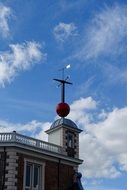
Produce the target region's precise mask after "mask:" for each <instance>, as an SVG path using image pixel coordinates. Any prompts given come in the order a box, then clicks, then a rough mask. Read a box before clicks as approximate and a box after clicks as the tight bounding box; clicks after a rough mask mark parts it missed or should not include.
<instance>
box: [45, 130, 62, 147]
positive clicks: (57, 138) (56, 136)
mask: <svg viewBox="0 0 127 190" xmlns="http://www.w3.org/2000/svg"><path fill="white" fill-rule="evenodd" d="M48 142H50V143H54V144H56V145H60V146H63V129H62V128H59V129H57V130H56V131H53V132H52V133H50V134H48Z"/></svg>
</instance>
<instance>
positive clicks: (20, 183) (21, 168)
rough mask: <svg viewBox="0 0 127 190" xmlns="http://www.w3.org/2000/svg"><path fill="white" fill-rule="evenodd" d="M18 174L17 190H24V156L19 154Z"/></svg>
mask: <svg viewBox="0 0 127 190" xmlns="http://www.w3.org/2000/svg"><path fill="white" fill-rule="evenodd" d="M18 156H19V159H18V168H17V171H18V174H17V190H23V176H24V156H23V155H21V154H18Z"/></svg>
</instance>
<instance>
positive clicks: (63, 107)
mask: <svg viewBox="0 0 127 190" xmlns="http://www.w3.org/2000/svg"><path fill="white" fill-rule="evenodd" d="M69 68H70V65H67V66H66V67H63V68H62V69H60V70H61V71H62V79H53V80H55V81H57V82H59V83H60V86H61V102H60V103H59V104H58V105H57V107H56V112H57V114H58V115H59V116H60V117H66V116H67V115H68V114H69V112H70V106H69V105H68V104H67V103H65V84H72V83H71V82H68V81H67V79H68V78H69V77H67V78H66V79H65V78H64V71H65V69H69Z"/></svg>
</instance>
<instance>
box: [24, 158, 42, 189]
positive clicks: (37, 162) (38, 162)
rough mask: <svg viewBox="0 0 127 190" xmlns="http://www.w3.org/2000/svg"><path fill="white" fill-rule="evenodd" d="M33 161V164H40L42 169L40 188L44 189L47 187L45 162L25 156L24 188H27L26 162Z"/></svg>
mask: <svg viewBox="0 0 127 190" xmlns="http://www.w3.org/2000/svg"><path fill="white" fill-rule="evenodd" d="M27 162H29V163H32V164H38V165H40V168H41V171H40V178H41V180H40V187H41V189H39V190H44V187H45V162H40V161H37V160H35V159H27V158H24V178H23V190H25V179H26V163H27Z"/></svg>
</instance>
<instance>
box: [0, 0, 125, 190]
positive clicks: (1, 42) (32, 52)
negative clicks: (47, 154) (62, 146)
mask: <svg viewBox="0 0 127 190" xmlns="http://www.w3.org/2000/svg"><path fill="white" fill-rule="evenodd" d="M126 44H127V1H126V0H115V1H113V0H108V1H107V0H102V1H99V0H53V1H51V0H47V1H43V0H37V1H34V0H29V1H27V0H18V1H17V0H11V1H9V0H3V1H1V3H0V105H1V109H0V126H1V127H0V131H1V132H4V131H13V130H14V129H15V130H16V131H19V132H20V133H23V134H26V135H30V136H34V137H37V138H40V139H43V140H46V139H47V136H46V135H45V133H44V130H46V129H47V128H48V127H49V126H50V125H51V123H52V122H53V121H54V119H55V118H56V113H55V107H56V105H57V103H58V102H60V89H59V88H57V84H56V83H55V82H54V81H53V80H52V79H53V78H54V77H55V78H56V77H61V72H60V71H59V69H61V68H63V67H65V66H66V65H68V64H70V65H71V68H70V69H66V70H65V75H66V76H70V80H71V81H72V82H73V85H72V86H69V87H67V88H66V90H67V93H66V101H67V102H68V103H69V104H70V106H71V112H70V114H69V116H68V117H69V118H71V119H72V120H74V121H75V122H76V123H77V124H78V125H79V127H80V128H82V129H83V130H84V132H83V133H82V134H81V136H80V154H81V155H80V156H81V158H83V159H84V160H85V161H84V164H83V165H82V166H81V168H80V170H81V171H82V173H83V184H84V187H85V188H86V189H89V190H93V189H94V190H96V189H97V190H105V189H106V190H107V189H108V190H125V189H126V188H127V181H126V179H127V148H126V144H127V139H126V136H127V117H126V115H127V98H126V96H127V63H126V60H127V45H126Z"/></svg>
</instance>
